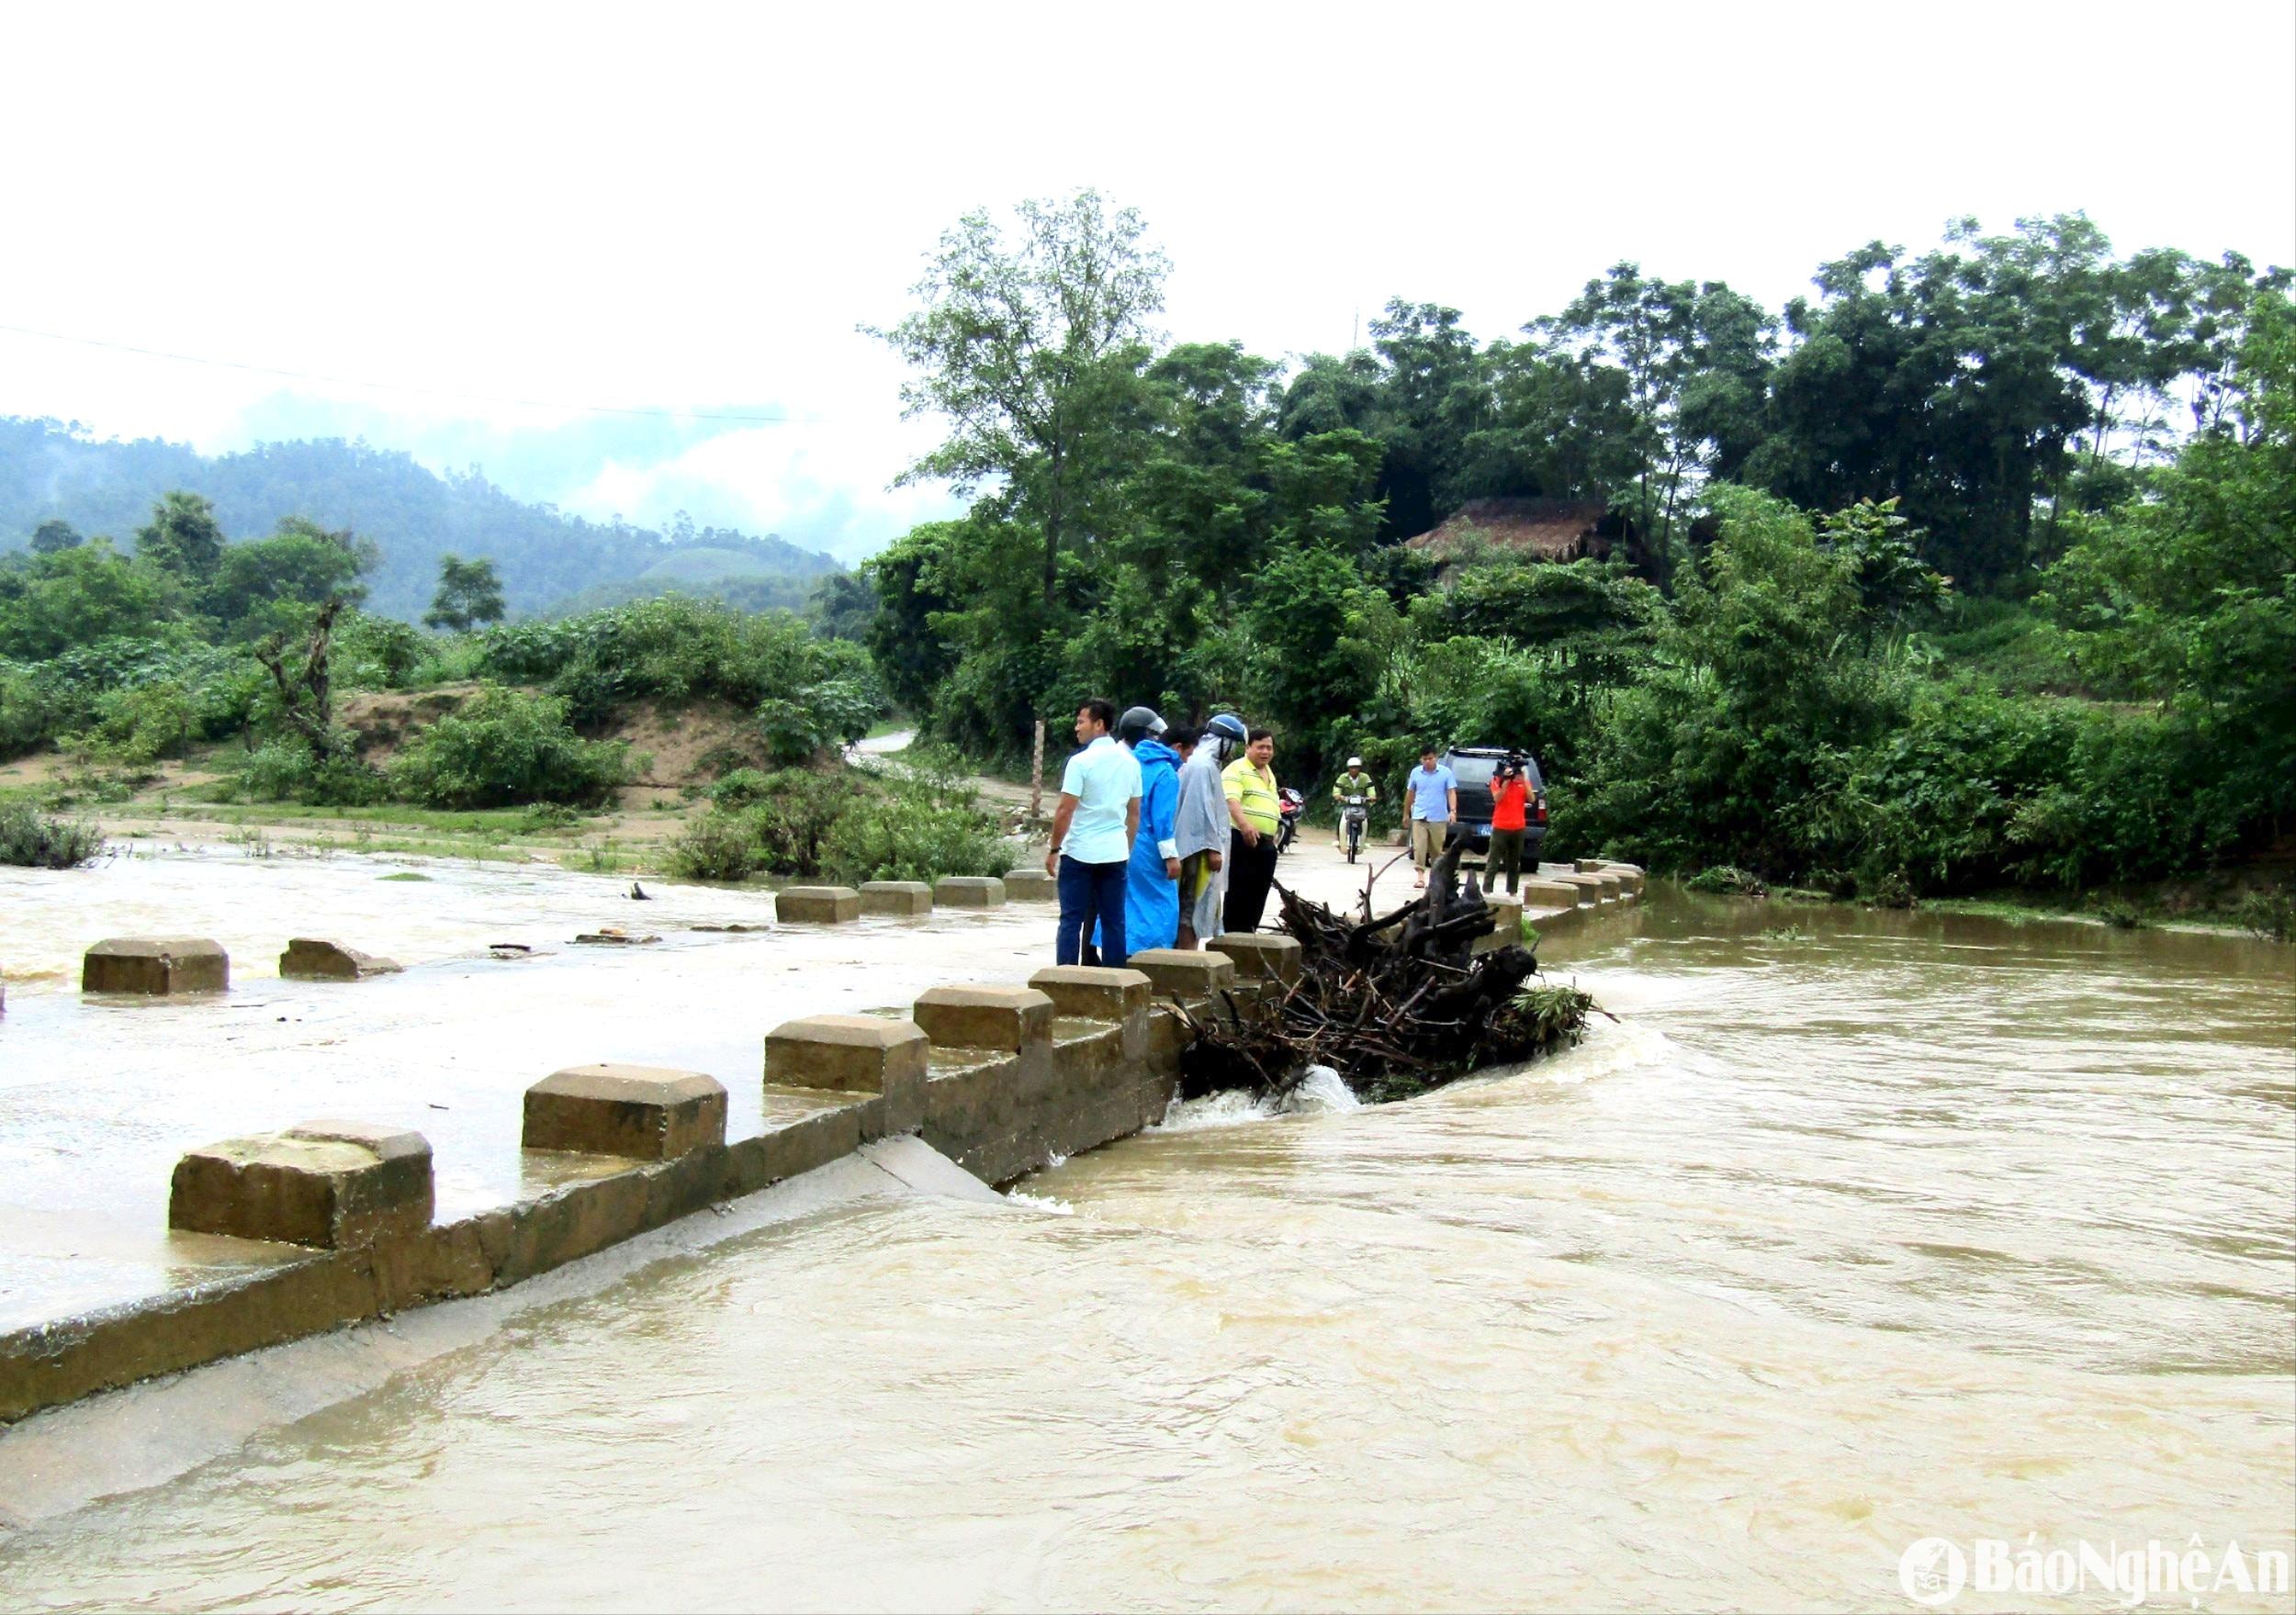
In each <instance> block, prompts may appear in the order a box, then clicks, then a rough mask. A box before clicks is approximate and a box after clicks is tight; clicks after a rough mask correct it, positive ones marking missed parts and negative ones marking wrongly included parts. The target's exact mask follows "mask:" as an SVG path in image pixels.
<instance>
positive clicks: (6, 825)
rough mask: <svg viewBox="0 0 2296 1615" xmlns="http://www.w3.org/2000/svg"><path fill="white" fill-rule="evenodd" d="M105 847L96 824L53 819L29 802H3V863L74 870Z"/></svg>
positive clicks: (0, 811) (0, 825) (0, 826)
mask: <svg viewBox="0 0 2296 1615" xmlns="http://www.w3.org/2000/svg"><path fill="white" fill-rule="evenodd" d="M103 850H104V838H103V837H102V836H100V835H98V834H97V833H96V826H95V825H93V824H86V823H84V822H82V821H79V820H73V819H51V818H49V817H48V816H47V815H45V814H44V813H39V811H38V810H37V809H35V808H34V807H33V806H32V804H31V803H30V802H0V864H13V865H15V866H16V867H17V868H18V869H77V868H79V867H80V866H81V865H82V864H84V863H85V862H87V861H88V860H89V859H90V858H94V857H95V856H96V854H97V853H99V852H101V851H103Z"/></svg>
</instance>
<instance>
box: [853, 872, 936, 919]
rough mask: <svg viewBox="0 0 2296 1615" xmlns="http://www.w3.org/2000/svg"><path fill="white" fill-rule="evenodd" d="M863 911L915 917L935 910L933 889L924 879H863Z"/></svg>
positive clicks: (864, 912) (865, 912)
mask: <svg viewBox="0 0 2296 1615" xmlns="http://www.w3.org/2000/svg"><path fill="white" fill-rule="evenodd" d="M932 912H933V889H932V888H931V887H929V886H928V885H926V884H925V882H924V881H922V880H863V881H862V882H861V913H863V914H899V915H901V916H903V917H904V918H913V917H914V916H916V915H917V914H930V913H932Z"/></svg>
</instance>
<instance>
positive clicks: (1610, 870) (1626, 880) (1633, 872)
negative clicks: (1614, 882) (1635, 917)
mask: <svg viewBox="0 0 2296 1615" xmlns="http://www.w3.org/2000/svg"><path fill="white" fill-rule="evenodd" d="M1603 873H1604V874H1605V875H1615V876H1617V877H1618V890H1619V892H1620V894H1621V895H1623V896H1627V897H1639V896H1641V895H1642V887H1643V874H1642V868H1641V866H1640V865H1638V864H1604V866H1603Z"/></svg>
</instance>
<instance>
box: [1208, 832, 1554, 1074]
mask: <svg viewBox="0 0 2296 1615" xmlns="http://www.w3.org/2000/svg"><path fill="white" fill-rule="evenodd" d="M1431 874H1432V876H1433V879H1432V880H1430V882H1429V887H1428V891H1427V892H1426V893H1425V895H1424V896H1422V897H1420V898H1418V899H1416V900H1415V901H1413V902H1412V903H1409V904H1407V905H1405V906H1404V907H1402V908H1401V909H1398V910H1396V911H1395V912H1394V913H1392V914H1387V915H1384V916H1381V917H1378V918H1367V919H1364V920H1361V921H1351V920H1348V919H1345V918H1343V917H1342V916H1340V915H1338V914H1334V913H1333V912H1332V911H1331V910H1330V909H1327V908H1325V907H1323V906H1322V904H1321V903H1311V902H1310V901H1309V900H1308V899H1306V898H1303V897H1301V896H1300V894H1299V893H1298V892H1292V891H1290V890H1289V889H1287V888H1284V887H1282V886H1278V887H1277V892H1279V893H1280V895H1281V897H1282V911H1281V924H1282V929H1283V930H1284V931H1285V932H1287V933H1289V935H1290V936H1292V937H1293V938H1295V939H1296V940H1297V941H1298V942H1299V944H1300V956H1301V958H1300V979H1299V981H1297V982H1295V983H1294V984H1293V985H1292V986H1291V987H1290V988H1289V990H1288V991H1286V992H1285V993H1283V994H1282V995H1281V996H1279V997H1278V996H1270V997H1266V998H1263V999H1261V1000H1259V1001H1258V1002H1257V1003H1255V1004H1239V1003H1238V1002H1236V1001H1234V1000H1232V999H1231V1000H1229V1001H1227V1002H1226V1003H1225V1004H1223V1006H1222V1007H1221V1009H1220V1010H1219V1011H1215V1012H1214V1013H1211V1014H1208V1015H1193V1016H1191V1017H1190V1026H1191V1029H1192V1031H1193V1034H1194V1035H1193V1037H1191V1038H1190V1040H1189V1043H1188V1046H1187V1049H1186V1050H1185V1051H1184V1052H1183V1054H1182V1057H1181V1062H1180V1083H1181V1092H1182V1093H1185V1094H1190V1095H1193V1094H1197V1093H1212V1092H1216V1091H1219V1090H1221V1089H1228V1088H1245V1089H1250V1090H1253V1091H1255V1092H1260V1093H1276V1094H1281V1093H1287V1092H1289V1090H1290V1089H1291V1088H1293V1087H1295V1086H1296V1085H1297V1084H1298V1083H1299V1082H1300V1079H1301V1077H1303V1076H1304V1075H1305V1074H1306V1071H1307V1069H1308V1067H1309V1066H1311V1065H1326V1066H1330V1067H1332V1068H1333V1069H1334V1070H1335V1071H1338V1072H1339V1074H1340V1077H1341V1079H1342V1080H1343V1081H1345V1082H1346V1084H1347V1085H1348V1087H1349V1088H1350V1089H1351V1090H1353V1091H1354V1092H1355V1093H1356V1094H1357V1095H1358V1096H1359V1097H1361V1098H1364V1099H1367V1100H1374V1101H1377V1100H1385V1099H1400V1098H1406V1097H1408V1096H1409V1095H1411V1094H1412V1093H1423V1092H1424V1091H1425V1090H1427V1089H1429V1088H1433V1087H1438V1086H1440V1085H1441V1084H1443V1083H1445V1082H1451V1081H1453V1080H1455V1079H1457V1078H1458V1077H1462V1076H1465V1075H1466V1074H1468V1073H1469V1071H1478V1070H1481V1069H1483V1068H1486V1067H1490V1066H1494V1065H1508V1064H1513V1063H1515V1062H1518V1061H1522V1060H1531V1059H1534V1058H1536V1056H1538V1055H1541V1054H1544V1053H1546V1052H1547V1051H1548V1049H1552V1048H1554V1047H1556V1046H1557V1045H1558V1044H1563V1043H1570V1042H1575V1041H1577V1039H1578V1037H1579V1034H1580V1031H1581V1028H1582V1027H1583V1026H1584V1025H1585V1021H1586V1014H1587V1011H1588V1010H1589V1009H1590V1008H1591V1007H1593V999H1592V998H1591V997H1590V996H1589V995H1588V994H1586V993H1581V992H1580V991H1579V990H1578V989H1576V988H1573V987H1554V986H1547V985H1536V986H1534V985H1531V984H1530V983H1531V981H1532V979H1533V978H1534V977H1536V975H1537V973H1538V961H1537V959H1536V958H1535V957H1534V956H1533V954H1532V952H1531V950H1530V949H1528V948H1524V947H1522V946H1521V945H1519V944H1514V945H1510V946H1507V947H1503V948H1495V949H1492V950H1491V951H1489V952H1485V953H1480V954H1478V953H1476V952H1475V951H1474V948H1475V944H1476V943H1477V942H1478V941H1480V939H1481V938H1483V937H1485V936H1490V935H1491V933H1492V932H1493V931H1494V930H1495V929H1497V926H1498V914H1497V912H1496V911H1495V910H1493V909H1492V908H1491V905H1490V904H1489V903H1486V902H1485V901H1484V900H1483V895H1482V893H1481V892H1480V891H1478V890H1477V889H1476V886H1475V882H1474V880H1473V878H1472V877H1471V876H1470V877H1469V879H1468V880H1467V881H1466V883H1465V886H1464V888H1463V889H1462V887H1461V885H1460V882H1459V880H1458V847H1456V846H1454V847H1450V848H1448V849H1446V851H1445V853H1444V854H1443V856H1442V857H1441V858H1438V859H1437V860H1436V862H1435V869H1433V870H1432V871H1431ZM1184 1013H1185V1012H1184Z"/></svg>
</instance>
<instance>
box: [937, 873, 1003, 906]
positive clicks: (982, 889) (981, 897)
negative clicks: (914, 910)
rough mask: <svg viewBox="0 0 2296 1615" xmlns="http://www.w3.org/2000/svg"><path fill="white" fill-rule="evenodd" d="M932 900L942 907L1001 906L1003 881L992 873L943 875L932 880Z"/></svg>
mask: <svg viewBox="0 0 2296 1615" xmlns="http://www.w3.org/2000/svg"><path fill="white" fill-rule="evenodd" d="M933 902H934V903H938V904H939V905H940V906H941V907H942V908H1002V907H1004V906H1005V883H1004V882H1003V881H1002V880H998V879H997V878H996V876H994V875H943V876H942V877H941V878H940V880H936V881H934V882H933Z"/></svg>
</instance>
